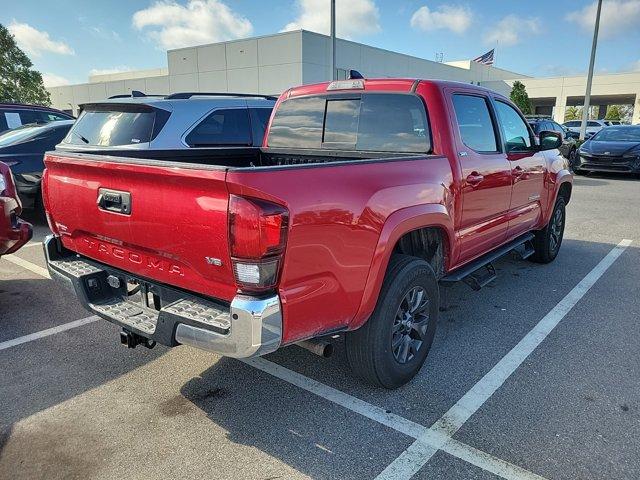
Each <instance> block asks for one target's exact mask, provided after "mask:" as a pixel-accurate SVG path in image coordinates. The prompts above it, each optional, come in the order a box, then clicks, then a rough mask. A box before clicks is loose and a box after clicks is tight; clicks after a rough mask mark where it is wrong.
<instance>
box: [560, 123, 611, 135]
mask: <svg viewBox="0 0 640 480" xmlns="http://www.w3.org/2000/svg"><path fill="white" fill-rule="evenodd" d="M581 124H582V121H581V120H571V121H570V122H564V123H563V125H564V126H565V127H567V128H568V129H569V130H571V131H572V132H576V133H580V125H581ZM607 126H608V125H607V123H606V122H605V121H604V120H587V135H593V134H594V133H598V132H599V131H600V130H602V129H603V128H605V127H607Z"/></svg>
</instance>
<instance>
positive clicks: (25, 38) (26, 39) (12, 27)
mask: <svg viewBox="0 0 640 480" xmlns="http://www.w3.org/2000/svg"><path fill="white" fill-rule="evenodd" d="M8 28H9V32H11V34H12V35H13V36H14V37H15V39H16V42H17V43H18V46H19V47H20V48H21V49H22V50H24V51H25V52H26V53H27V54H28V55H31V56H34V57H39V56H40V54H41V53H42V52H51V53H57V54H60V55H75V52H74V51H73V49H72V48H71V47H70V46H69V45H67V44H66V43H64V42H61V41H55V40H52V39H51V37H49V34H48V33H47V32H41V31H40V30H37V29H35V28H33V27H32V26H31V25H29V24H28V23H20V22H16V21H15V20H13V21H12V22H11V23H10V24H9V27H8Z"/></svg>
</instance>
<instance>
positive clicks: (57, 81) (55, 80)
mask: <svg viewBox="0 0 640 480" xmlns="http://www.w3.org/2000/svg"><path fill="white" fill-rule="evenodd" d="M42 81H43V82H44V86H45V87H59V86H61V85H69V84H70V83H71V82H70V81H69V80H67V79H66V78H64V77H62V76H60V75H56V74H55V73H43V74H42Z"/></svg>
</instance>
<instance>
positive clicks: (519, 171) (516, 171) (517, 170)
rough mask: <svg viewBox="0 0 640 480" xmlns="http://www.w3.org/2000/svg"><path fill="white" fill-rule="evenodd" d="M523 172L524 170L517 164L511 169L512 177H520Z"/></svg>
mask: <svg viewBox="0 0 640 480" xmlns="http://www.w3.org/2000/svg"><path fill="white" fill-rule="evenodd" d="M523 174H524V170H523V169H522V167H521V166H520V165H517V166H516V167H515V168H514V169H513V170H511V175H513V176H514V177H516V178H517V177H521V176H522V175H523Z"/></svg>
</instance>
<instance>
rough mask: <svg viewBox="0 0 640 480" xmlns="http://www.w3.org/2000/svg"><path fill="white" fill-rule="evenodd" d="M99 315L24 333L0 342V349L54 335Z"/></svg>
mask: <svg viewBox="0 0 640 480" xmlns="http://www.w3.org/2000/svg"><path fill="white" fill-rule="evenodd" d="M99 319H100V317H97V316H95V315H93V316H91V317H87V318H81V319H80V320H74V321H73V322H69V323H65V324H62V325H58V326H56V327H52V328H47V329H46V330H40V331H39V332H35V333H30V334H29V335H24V336H22V337H18V338H14V339H13V340H7V341H5V342H2V343H0V350H6V349H7V348H11V347H15V346H16V345H21V344H23V343H27V342H32V341H34V340H38V339H40V338H45V337H48V336H51V335H55V334H56V333H60V332H64V331H66V330H71V329H72V328H78V327H81V326H83V325H86V324H87V323H92V322H95V321H96V320H99Z"/></svg>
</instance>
